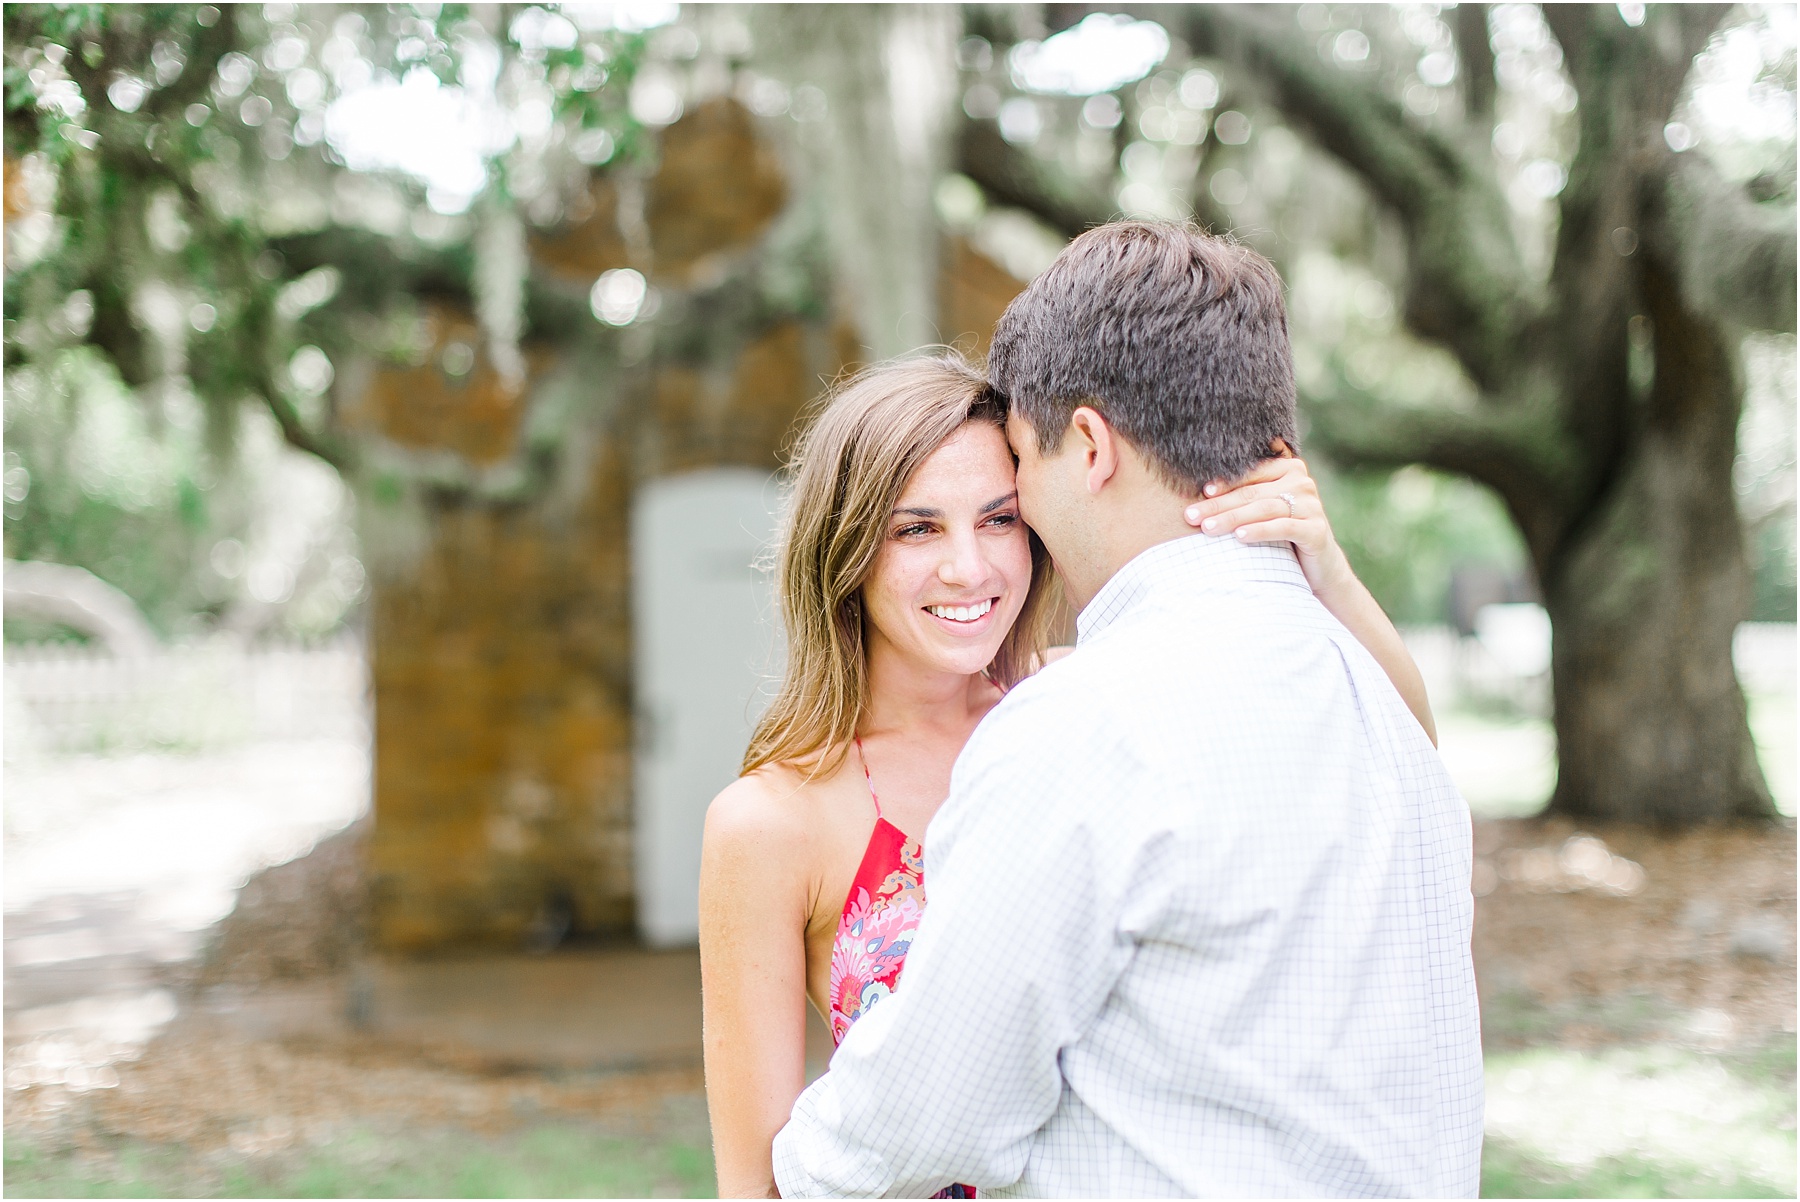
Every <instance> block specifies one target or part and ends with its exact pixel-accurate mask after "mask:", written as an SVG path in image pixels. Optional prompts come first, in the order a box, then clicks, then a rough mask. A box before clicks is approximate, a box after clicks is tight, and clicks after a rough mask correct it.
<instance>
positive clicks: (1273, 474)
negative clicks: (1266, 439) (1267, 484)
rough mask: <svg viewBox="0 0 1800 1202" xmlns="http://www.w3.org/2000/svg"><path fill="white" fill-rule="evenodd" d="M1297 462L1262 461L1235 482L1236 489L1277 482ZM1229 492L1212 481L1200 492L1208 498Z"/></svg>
mask: <svg viewBox="0 0 1800 1202" xmlns="http://www.w3.org/2000/svg"><path fill="white" fill-rule="evenodd" d="M1299 462H1300V461H1299V460H1298V459H1264V460H1263V461H1262V462H1260V463H1258V464H1257V465H1256V466H1255V467H1253V468H1251V469H1250V471H1249V472H1248V473H1246V474H1245V476H1244V478H1243V479H1242V480H1239V481H1238V482H1237V485H1236V487H1238V488H1242V487H1244V486H1245V485H1246V484H1260V483H1262V482H1264V481H1267V480H1278V479H1280V478H1281V477H1282V476H1285V475H1287V474H1288V473H1289V472H1290V471H1292V470H1293V469H1292V465H1294V464H1297V463H1299ZM1300 470H1301V471H1302V472H1304V471H1305V470H1306V469H1305V468H1304V467H1302V468H1301V469H1300ZM1230 491H1231V487H1230V486H1228V485H1227V484H1226V483H1225V481H1223V480H1214V481H1213V482H1212V483H1210V484H1208V485H1207V486H1206V487H1205V488H1203V489H1201V492H1203V493H1204V494H1205V495H1206V496H1209V497H1216V496H1220V495H1222V494H1224V493H1227V492H1230Z"/></svg>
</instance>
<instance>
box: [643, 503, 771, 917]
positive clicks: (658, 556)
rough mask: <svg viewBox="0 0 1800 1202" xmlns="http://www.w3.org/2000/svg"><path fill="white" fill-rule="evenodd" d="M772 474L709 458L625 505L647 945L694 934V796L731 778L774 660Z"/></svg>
mask: <svg viewBox="0 0 1800 1202" xmlns="http://www.w3.org/2000/svg"><path fill="white" fill-rule="evenodd" d="M777 497H778V494H777V491H776V486H775V481H774V479H773V477H771V476H769V475H767V474H765V473H762V472H758V471H753V470H751V469H749V468H716V469H710V470H707V471H700V472H693V473H690V474H687V475H681V476H674V477H670V478H668V479H664V480H656V481H653V482H652V483H650V484H649V485H647V486H645V488H644V489H643V490H642V491H641V492H640V493H639V494H638V498H637V505H636V508H635V511H634V513H633V515H632V531H631V554H632V607H633V621H634V623H635V640H636V675H637V723H638V746H637V756H636V761H637V773H636V815H635V820H636V833H635V838H636V868H637V901H638V929H639V932H640V933H641V934H642V936H643V938H644V940H645V941H646V942H647V943H649V944H651V945H653V946H659V947H667V946H671V945H675V944H683V943H692V942H693V941H694V939H695V938H696V937H697V935H698V933H699V924H700V911H699V903H698V899H697V892H698V889H699V884H700V833H701V829H702V825H703V823H704V822H705V819H706V806H707V803H708V802H710V801H711V800H712V798H713V795H714V794H716V793H717V792H718V791H719V790H720V789H723V788H724V787H725V786H726V785H728V784H730V783H731V782H732V781H733V780H735V779H736V778H737V774H738V764H739V762H740V761H741V760H742V759H743V755H744V748H745V746H746V745H747V744H748V743H749V741H750V728H751V726H752V725H753V724H754V723H755V721H756V719H757V717H758V716H759V715H760V714H761V713H762V710H763V708H764V706H766V705H767V704H768V700H769V697H770V696H771V695H772V692H773V688H774V682H775V681H776V680H777V679H778V678H779V673H780V670H781V634H780V626H779V622H778V620H777V616H776V611H775V603H774V592H773V586H772V578H771V576H770V574H769V573H768V572H767V571H766V570H764V568H763V561H764V560H765V559H766V558H767V557H768V555H769V554H770V549H771V545H772V543H773V540H774V537H775V526H776V506H777Z"/></svg>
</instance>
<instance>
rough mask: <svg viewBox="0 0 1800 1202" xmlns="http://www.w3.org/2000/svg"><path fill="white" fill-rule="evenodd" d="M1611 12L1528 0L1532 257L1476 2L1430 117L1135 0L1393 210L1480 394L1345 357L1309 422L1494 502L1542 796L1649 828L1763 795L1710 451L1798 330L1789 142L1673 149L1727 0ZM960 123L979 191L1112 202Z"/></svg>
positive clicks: (1332, 70) (1252, 33)
mask: <svg viewBox="0 0 1800 1202" xmlns="http://www.w3.org/2000/svg"><path fill="white" fill-rule="evenodd" d="M1314 7H1315V8H1317V7H1318V6H1314ZM1631 8H1633V6H1617V7H1615V6H1612V5H1604V6H1602V5H1576V4H1571V5H1546V6H1545V7H1544V10H1543V19H1544V20H1545V21H1547V22H1548V25H1549V29H1550V31H1551V32H1552V33H1553V35H1554V38H1555V44H1556V47H1557V48H1559V49H1560V53H1561V58H1562V61H1563V63H1564V65H1565V69H1566V71H1567V75H1568V78H1569V80H1570V82H1571V83H1572V85H1573V88H1574V90H1575V93H1576V95H1577V96H1578V104H1576V105H1574V106H1573V107H1574V124H1575V130H1574V133H1575V135H1576V138H1577V146H1576V148H1575V151H1574V154H1573V157H1572V160H1571V161H1570V163H1569V166H1568V169H1567V180H1566V185H1565V186H1563V187H1562V188H1561V190H1560V195H1559V196H1558V198H1557V201H1556V204H1557V212H1556V213H1555V218H1556V220H1555V223H1554V227H1553V228H1554V231H1555V234H1554V243H1553V245H1552V246H1551V247H1550V257H1549V263H1548V270H1547V271H1534V270H1533V267H1532V265H1531V264H1530V263H1529V262H1528V255H1527V252H1526V250H1525V248H1524V247H1522V246H1521V244H1520V239H1519V237H1518V236H1517V234H1516V231H1515V225H1514V222H1513V220H1512V218H1511V215H1510V214H1509V211H1508V210H1509V204H1508V199H1507V197H1506V195H1505V193H1504V192H1503V189H1502V186H1501V183H1500V181H1499V180H1498V179H1497V177H1496V170H1495V167H1494V154H1493V151H1492V150H1491V149H1490V138H1491V135H1492V132H1493V124H1494V107H1493V106H1494V92H1495V87H1494V55H1493V51H1492V49H1491V47H1490V44H1489V39H1488V36H1487V34H1488V29H1487V24H1488V14H1487V6H1484V5H1471V4H1464V5H1462V6H1460V8H1459V9H1457V10H1456V11H1455V12H1454V13H1446V14H1444V16H1445V19H1446V20H1453V21H1454V22H1455V24H1456V50H1457V53H1458V54H1459V56H1460V58H1461V60H1462V61H1461V63H1460V64H1459V66H1460V70H1459V72H1458V73H1459V74H1460V77H1461V96H1460V100H1461V108H1462V112H1463V116H1462V119H1461V120H1460V121H1459V122H1449V123H1446V122H1444V121H1442V120H1439V121H1434V122H1427V121H1424V120H1422V119H1420V117H1419V116H1418V115H1417V114H1415V113H1412V112H1409V111H1408V109H1407V106H1406V105H1404V104H1403V103H1402V101H1401V98H1400V95H1399V89H1398V88H1397V87H1396V86H1395V85H1394V82H1393V79H1392V77H1391V75H1390V76H1389V77H1383V76H1382V75H1381V74H1380V73H1378V72H1375V71H1371V70H1362V71H1356V70H1347V69H1345V68H1344V66H1342V65H1339V64H1334V63H1333V62H1332V61H1331V59H1330V56H1329V55H1328V54H1325V53H1322V52H1321V49H1320V39H1319V37H1318V36H1317V34H1316V33H1312V32H1307V31H1303V30H1302V28H1301V27H1300V25H1299V23H1298V22H1297V21H1296V15H1295V11H1294V10H1293V9H1290V8H1285V7H1281V8H1275V7H1270V8H1263V7H1254V8H1251V7H1236V6H1213V5H1194V6H1189V7H1183V8H1179V9H1173V8H1169V9H1165V8H1156V7H1137V8H1134V9H1133V10H1132V11H1133V12H1135V13H1137V14H1138V15H1141V16H1144V17H1147V18H1151V19H1155V20H1158V21H1160V22H1161V23H1163V24H1164V25H1165V26H1166V27H1167V28H1168V29H1169V30H1170V31H1171V32H1173V33H1176V34H1178V35H1179V36H1181V37H1183V38H1185V40H1186V42H1187V43H1188V46H1189V48H1190V49H1191V50H1192V51H1193V52H1194V53H1195V54H1197V55H1199V56H1202V57H1203V58H1204V60H1206V61H1211V62H1214V63H1217V64H1223V70H1224V72H1225V73H1227V74H1229V76H1230V79H1231V81H1232V82H1233V84H1234V86H1236V87H1237V88H1238V89H1239V90H1240V92H1241V93H1243V94H1245V95H1246V98H1247V99H1248V100H1255V101H1258V102H1260V103H1263V104H1266V105H1269V106H1272V108H1273V110H1274V111H1276V112H1278V113H1279V114H1280V115H1281V117H1282V118H1284V119H1285V121H1286V122H1287V123H1288V124H1289V125H1291V126H1292V127H1293V128H1294V129H1296V130H1298V131H1300V132H1302V133H1303V134H1304V135H1306V136H1308V137H1309V138H1310V140H1311V142H1312V144H1313V145H1314V146H1315V147H1316V148H1317V149H1318V150H1319V151H1321V152H1323V153H1324V154H1326V155H1328V156H1330V157H1331V158H1333V159H1335V160H1336V162H1337V163H1338V164H1340V165H1341V166H1342V167H1344V168H1347V169H1348V171H1349V172H1350V173H1351V174H1352V176H1353V177H1354V178H1355V179H1356V180H1358V181H1360V183H1361V184H1362V185H1363V186H1364V187H1365V188H1366V190H1367V192H1368V194H1369V195H1370V196H1371V197H1372V198H1373V200H1374V202H1375V203H1376V205H1377V206H1378V207H1379V209H1380V210H1381V211H1382V212H1383V213H1384V214H1385V217H1386V220H1388V221H1390V222H1392V223H1394V224H1395V225H1396V226H1397V228H1398V230H1399V231H1400V233H1401V241H1402V243H1403V246H1402V250H1401V255H1400V258H1401V261H1402V266H1401V268H1400V271H1399V274H1400V276H1401V279H1402V283H1403V300H1402V305H1401V315H1402V320H1403V321H1404V323H1405V325H1406V327H1407V328H1408V329H1409V330H1410V331H1411V333H1412V334H1413V335H1415V336H1416V337H1417V338H1419V339H1422V340H1425V341H1427V342H1429V343H1432V344H1435V345H1437V346H1439V347H1442V348H1444V349H1446V350H1447V351H1448V352H1449V353H1450V354H1451V355H1453V356H1454V359H1455V362H1456V363H1457V364H1458V365H1459V366H1460V369H1461V372H1462V374H1463V375H1464V376H1465V377H1466V380H1467V382H1468V384H1470V385H1472V389H1470V391H1472V393H1473V398H1472V399H1469V398H1463V397H1456V396H1451V395H1445V396H1442V397H1439V398H1437V399H1435V400H1434V401H1431V402H1430V403H1425V404H1418V403H1406V402H1402V401H1400V400H1397V399H1395V398H1394V397H1391V396H1387V395H1383V393H1382V391H1381V390H1380V389H1379V387H1370V386H1368V385H1367V384H1366V382H1353V381H1352V379H1350V378H1349V377H1348V374H1347V373H1345V372H1343V371H1341V370H1328V371H1323V372H1313V373H1308V376H1307V378H1306V380H1305V381H1304V383H1303V396H1302V402H1303V405H1304V408H1305V412H1306V414H1307V416H1308V418H1309V420H1310V423H1311V438H1312V441H1313V445H1314V446H1317V447H1321V448H1323V449H1324V450H1325V451H1327V452H1328V453H1329V455H1330V456H1331V457H1332V458H1333V459H1335V460H1337V461H1339V462H1343V463H1347V464H1351V465H1367V466H1373V467H1396V466H1400V465H1405V464H1415V463H1416V464H1424V465H1427V466H1429V467H1432V468H1436V469H1441V470H1443V471H1447V472H1452V473H1458V474H1461V475H1464V476H1467V477H1470V478H1473V479H1474V480H1477V481H1479V482H1481V483H1482V484H1484V485H1486V486H1488V487H1489V488H1491V489H1492V490H1493V491H1494V492H1495V493H1496V494H1497V495H1498V496H1499V497H1500V498H1501V500H1502V501H1503V502H1504V504H1505V506H1506V509H1507V510H1508V512H1509V513H1510V515H1511V516H1512V518H1513V520H1514V521H1515V523H1516V524H1517V527H1518V529H1519V532H1520V534H1521V535H1522V537H1523V539H1524V542H1525V545H1526V547H1527V548H1528V550H1529V555H1530V559H1531V564H1532V567H1533V568H1534V570H1535V573H1536V577H1537V580H1538V582H1539V586H1540V588H1541V591H1542V595H1543V599H1544V604H1545V606H1546V608H1547V610H1548V612H1549V615H1550V618H1551V620H1552V623H1553V630H1554V637H1553V652H1552V678H1553V695H1554V708H1555V716H1554V721H1555V729H1556V735H1557V742H1558V748H1559V759H1560V766H1559V774H1558V780H1557V786H1556V792H1555V795H1554V797H1553V799H1552V802H1551V807H1552V809H1553V810H1554V811H1556V812H1560V813H1563V814H1567V815H1569V816H1571V817H1574V818H1577V819H1581V820H1602V821H1606V820H1615V821H1628V822H1639V823H1647V824H1653V825H1658V826H1664V827H1679V826H1688V825H1694V824H1700V823H1707V822H1719V821H1729V820H1739V819H1763V818H1768V817H1771V816H1773V814H1774V813H1775V811H1774V807H1773V805H1772V802H1771V800H1770V795H1769V791H1768V787H1767V785H1766V783H1765V782H1764V779H1763V776H1762V773H1761V770H1760V768H1759V766H1758V763H1757V759H1756V752H1755V747H1754V745H1753V744H1752V741H1751V736H1750V731H1749V727H1748V723H1747V717H1746V707H1745V701H1744V696H1743V693H1742V690H1741V689H1740V687H1739V684H1738V681H1737V679H1736V677H1735V673H1734V669H1733V664H1732V654H1731V651H1732V637H1733V633H1734V631H1735V629H1736V627H1737V625H1738V623H1739V622H1740V621H1741V620H1743V619H1744V618H1745V616H1746V615H1747V610H1748V594H1749V572H1748V568H1747V565H1746V557H1745V540H1744V531H1743V528H1742V523H1741V520H1740V517H1739V512H1738V508H1737V503H1736V496H1735V492H1734V488H1733V480H1732V470H1733V463H1734V459H1735V455H1736V450H1737V432H1738V425H1739V419H1740V416H1741V414H1742V411H1743V381H1742V378H1741V374H1740V370H1739V361H1738V347H1739V344H1740V342H1741V341H1742V338H1743V336H1744V334H1745V333H1746V332H1748V331H1758V330H1761V331H1785V332H1789V333H1791V332H1792V331H1793V330H1794V328H1795V293H1794V280H1795V211H1794V199H1793V167H1792V159H1791V157H1790V158H1789V159H1788V162H1787V166H1786V170H1785V172H1784V173H1777V174H1776V175H1774V176H1773V177H1767V176H1765V177H1764V178H1761V179H1758V180H1755V181H1752V185H1751V186H1750V187H1748V188H1747V187H1745V186H1742V185H1739V184H1735V183H1732V182H1729V181H1727V180H1726V179H1725V178H1723V177H1722V176H1721V175H1720V174H1719V173H1718V172H1717V171H1716V170H1715V169H1714V168H1713V167H1711V166H1710V165H1709V164H1708V163H1707V161H1706V160H1705V159H1704V158H1703V157H1702V156H1701V155H1699V154H1698V153H1695V152H1692V151H1691V150H1688V151H1687V152H1686V153H1683V152H1681V151H1678V150H1676V149H1674V148H1673V146H1672V143H1671V135H1672V134H1673V135H1674V136H1675V137H1676V139H1677V142H1679V131H1671V132H1670V133H1665V127H1667V126H1669V125H1670V123H1671V118H1672V115H1673V113H1674V111H1675V108H1676V105H1677V102H1678V100H1679V98H1680V97H1681V94H1682V90H1683V86H1684V83H1685V82H1686V80H1687V79H1688V76H1689V73H1690V70H1691V68H1692V64H1693V63H1694V61H1695V56H1696V54H1697V53H1699V52H1700V51H1701V50H1702V48H1703V47H1705V46H1706V44H1707V41H1708V38H1709V37H1710V36H1711V35H1712V34H1713V33H1714V31H1715V30H1716V29H1718V27H1719V25H1720V23H1721V21H1722V20H1723V19H1724V18H1725V16H1726V13H1727V10H1726V9H1725V8H1723V7H1701V6H1689V5H1651V6H1649V7H1648V9H1647V11H1645V10H1644V9H1643V7H1642V6H1636V11H1635V12H1632V13H1630V14H1628V15H1631V16H1633V17H1635V18H1636V19H1637V20H1638V23H1637V24H1636V25H1633V24H1631V23H1629V22H1628V20H1627V19H1626V15H1627V14H1625V10H1627V9H1631ZM1083 11H1084V10H1079V9H1071V10H1068V11H1063V10H1060V9H1059V10H1058V16H1059V17H1060V19H1061V21H1062V22H1066V23H1070V24H1072V23H1073V21H1074V20H1076V19H1079V17H1080V16H1081V15H1082V12H1083ZM1356 36H1358V37H1360V36H1361V35H1360V34H1358V35H1356ZM1326 45H1327V46H1329V43H1326ZM1368 47H1369V43H1368V41H1367V40H1366V39H1364V40H1363V41H1361V43H1360V45H1357V46H1355V47H1354V50H1355V52H1356V53H1357V54H1358V56H1359V57H1361V56H1366V55H1367V54H1368ZM1415 53H1417V52H1415ZM1790 70H1791V68H1790ZM963 146H964V154H963V160H962V161H963V167H964V170H965V171H967V172H968V173H969V174H970V175H972V176H973V177H975V178H976V179H977V180H979V181H981V182H982V183H983V184H984V185H985V186H986V187H987V188H988V190H989V192H990V194H992V195H996V196H1000V197H1004V198H1005V199H1006V200H1007V201H1008V202H1010V203H1013V204H1019V205H1022V206H1025V207H1027V208H1030V209H1032V210H1034V211H1036V212H1037V213H1038V214H1039V215H1040V216H1042V217H1043V218H1044V219H1045V220H1046V221H1047V222H1049V223H1051V224H1053V225H1055V226H1057V227H1059V228H1061V229H1063V230H1064V231H1065V232H1068V233H1074V232H1078V230H1079V229H1080V228H1081V227H1082V226H1084V225H1086V224H1087V223H1090V222H1092V221H1096V220H1102V219H1105V218H1106V217H1107V216H1110V215H1111V213H1112V212H1113V205H1112V203H1111V199H1110V197H1108V196H1106V195H1105V194H1104V193H1103V192H1101V193H1098V194H1096V192H1095V190H1094V189H1093V188H1092V187H1084V185H1083V184H1082V182H1081V181H1080V180H1078V179H1074V178H1072V177H1071V176H1070V175H1069V174H1068V173H1066V172H1058V171H1057V170H1056V169H1055V168H1054V165H1048V164H1046V163H1044V162H1041V161H1034V160H1033V159H1032V158H1031V157H1030V156H1028V155H1025V154H1022V153H1021V152H1019V151H1018V150H1016V149H1014V150H1012V151H1010V152H1009V151H1008V148H1007V147H1006V146H1005V144H1004V143H1003V141H1002V140H1001V139H1000V138H999V137H997V136H995V135H993V134H992V133H991V127H990V129H971V130H969V131H967V132H966V134H965V137H964V141H963ZM1686 149H1687V148H1686V147H1685V146H1684V147H1683V150H1686ZM1199 200H1200V203H1199V204H1198V205H1197V206H1196V207H1197V208H1199V209H1200V211H1201V216H1202V217H1203V218H1204V217H1205V216H1207V213H1206V205H1205V197H1204V195H1201V196H1200V198H1199Z"/></svg>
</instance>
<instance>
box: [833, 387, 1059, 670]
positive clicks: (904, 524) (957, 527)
mask: <svg viewBox="0 0 1800 1202" xmlns="http://www.w3.org/2000/svg"><path fill="white" fill-rule="evenodd" d="M1030 588H1031V544H1030V541H1029V537H1028V535H1027V534H1026V530H1025V523H1024V522H1023V521H1021V520H1020V518H1019V498H1018V493H1017V490H1016V488H1015V486H1014V484H1013V460H1012V452H1011V451H1010V450H1009V449H1008V447H1007V445H1006V436H1005V434H1003V433H1002V432H1001V431H1000V430H999V429H998V428H997V427H995V426H993V425H990V424H988V423H987V422H970V423H969V424H967V425H965V426H964V427H963V428H962V429H961V430H958V431H957V432H956V433H955V434H953V435H951V436H950V439H949V441H947V442H945V443H944V445H943V446H941V447H939V448H938V449H937V450H935V451H933V452H932V453H931V456H930V457H929V458H927V459H926V460H925V462H924V463H922V464H920V465H919V467H918V470H917V471H915V472H913V474H912V478H911V479H910V480H908V481H907V482H906V487H905V488H903V489H902V490H901V491H900V500H899V501H898V502H897V503H896V504H895V506H894V512H893V513H892V514H890V515H889V516H888V523H887V537H886V540H885V541H884V542H883V543H882V547H881V551H880V553H879V554H878V555H877V556H876V558H875V567H874V569H873V570H872V571H871V572H870V573H869V578H868V580H866V581H865V582H864V583H863V586H862V599H863V613H864V615H865V617H866V619H867V621H868V624H869V627H870V630H869V635H870V640H871V643H872V644H873V643H875V642H885V643H887V644H888V645H889V646H890V647H891V648H892V649H893V650H895V651H898V652H899V653H900V654H901V655H903V656H905V657H906V658H907V659H910V660H913V661H915V662H917V663H919V664H920V665H921V666H929V667H932V668H935V669H938V670H941V671H947V672H957V673H962V674H965V675H967V674H972V673H975V672H980V671H982V670H983V669H985V668H986V667H987V666H988V664H990V663H991V662H993V659H994V654H995V653H996V652H997V651H998V650H999V649H1000V643H1001V641H1002V640H1003V639H1005V637H1006V632H1007V631H1009V630H1011V629H1012V624H1013V622H1014V621H1015V620H1017V618H1018V616H1019V611H1020V610H1021V609H1022V608H1024V605H1025V594H1026V592H1027V591H1028V590H1029V589H1030ZM871 649H873V647H871Z"/></svg>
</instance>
